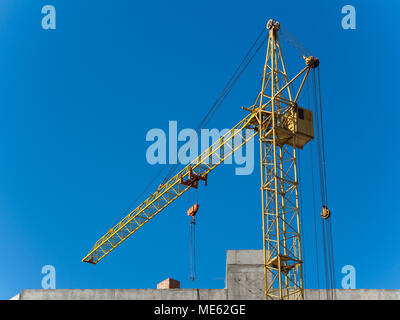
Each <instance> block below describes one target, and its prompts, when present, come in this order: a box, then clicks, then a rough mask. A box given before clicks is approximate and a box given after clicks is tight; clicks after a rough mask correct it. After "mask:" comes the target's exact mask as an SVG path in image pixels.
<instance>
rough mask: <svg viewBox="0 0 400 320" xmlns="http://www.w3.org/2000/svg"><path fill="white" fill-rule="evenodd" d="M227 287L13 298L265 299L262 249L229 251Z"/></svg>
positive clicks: (360, 292)
mask: <svg viewBox="0 0 400 320" xmlns="http://www.w3.org/2000/svg"><path fill="white" fill-rule="evenodd" d="M225 284H226V287H225V289H163V290H157V289H56V290H36V289H34V290H22V291H21V293H20V294H17V295H16V296H15V297H13V298H12V299H13V300H262V299H264V270H263V253H262V250H228V251H227V259H226V281H225ZM335 292H336V299H338V300H381V299H387V300H400V290H374V289H356V290H344V289H337V290H335ZM305 299H307V300H320V299H323V300H324V299H326V292H325V291H324V290H318V289H306V290H305Z"/></svg>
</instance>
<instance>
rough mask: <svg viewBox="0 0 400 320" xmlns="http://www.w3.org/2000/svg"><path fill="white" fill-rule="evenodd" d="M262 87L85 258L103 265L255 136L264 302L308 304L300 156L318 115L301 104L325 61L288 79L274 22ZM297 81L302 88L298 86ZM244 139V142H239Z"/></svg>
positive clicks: (310, 61) (308, 62) (309, 62)
mask: <svg viewBox="0 0 400 320" xmlns="http://www.w3.org/2000/svg"><path fill="white" fill-rule="evenodd" d="M266 28H267V29H268V31H269V35H268V42H267V54H266V60H265V65H264V71H263V77H262V87H261V91H260V93H259V94H258V96H257V99H256V101H255V103H254V104H253V105H252V106H251V107H249V108H243V109H244V110H246V111H248V112H249V113H248V114H247V115H246V117H245V118H244V119H243V120H241V121H240V122H239V123H238V124H237V125H236V126H234V127H233V128H232V129H231V130H229V131H228V132H227V133H226V134H225V135H224V136H222V137H221V138H220V139H219V141H216V142H214V143H213V144H212V145H211V146H210V147H209V148H208V149H206V150H204V151H203V153H202V154H200V155H199V156H198V157H197V158H196V159H194V160H193V161H192V162H191V163H190V164H188V165H187V166H186V167H185V168H183V169H182V170H181V171H180V172H179V173H178V174H176V175H175V176H173V177H172V178H170V179H169V180H168V181H167V182H165V183H163V184H162V185H160V186H159V188H158V189H157V191H155V192H154V193H153V194H151V195H150V196H149V197H148V198H147V199H146V200H145V201H144V202H142V203H141V204H140V205H139V206H138V207H137V208H136V209H134V210H133V211H131V212H130V213H129V214H128V215H127V216H126V217H125V218H123V219H122V220H121V221H120V222H118V223H117V224H116V225H115V226H114V227H112V228H111V229H110V230H109V231H108V232H107V233H106V234H105V235H104V236H102V237H101V238H100V239H99V240H98V241H97V242H96V243H95V244H94V246H93V248H92V249H91V250H90V251H89V253H88V254H87V255H86V256H85V257H84V258H83V259H82V261H83V262H88V263H92V264H97V263H98V262H99V261H101V260H102V259H103V258H104V257H106V256H107V255H108V254H109V253H110V252H111V251H112V250H114V249H115V248H116V247H118V245H120V244H121V243H122V242H123V241H125V240H126V239H127V238H128V237H129V236H131V235H132V234H133V233H135V232H136V231H137V230H139V229H140V228H141V227H143V226H144V225H145V224H146V223H147V222H149V221H150V220H151V219H152V218H154V217H155V216H156V215H157V214H158V213H159V212H161V211H162V210H163V209H165V208H166V207H167V206H168V205H169V204H171V203H172V202H173V201H175V200H176V199H177V198H179V197H180V196H182V195H183V194H184V193H185V192H186V191H187V190H188V189H189V188H198V184H199V181H200V180H203V181H204V182H205V183H207V177H208V174H209V173H211V171H213V170H214V169H215V168H216V167H217V166H218V165H220V164H221V163H222V162H224V160H225V159H227V158H229V157H230V156H232V154H233V153H234V152H235V151H237V150H238V149H240V148H241V147H243V146H244V145H245V144H246V143H247V142H248V141H249V140H251V139H253V138H254V137H255V136H256V135H257V134H258V137H259V145H260V167H261V199H262V201H261V202H262V208H261V211H262V223H263V251H264V281H265V298H266V299H303V298H304V283H303V256H302V244H301V224H300V211H299V191H298V185H299V177H298V168H297V150H298V149H302V148H303V147H304V145H305V144H307V143H308V142H309V141H310V140H312V139H313V138H314V127H313V113H312V111H311V110H308V109H305V108H303V107H300V106H299V105H298V99H299V97H300V93H301V92H302V90H303V87H304V84H305V82H306V80H307V77H308V75H309V73H310V70H312V69H314V68H317V67H318V65H319V60H318V59H317V58H315V57H313V56H304V55H302V57H303V58H304V62H305V66H304V68H303V69H302V70H300V71H299V72H298V73H297V74H296V75H295V76H294V77H293V78H291V79H290V78H289V76H288V73H287V69H286V65H285V61H284V58H283V52H282V49H281V44H280V40H279V31H280V24H279V22H277V21H274V20H269V21H268V24H267V26H266ZM295 81H297V82H298V84H299V86H298V89H297V90H294V89H293V86H292V84H294V82H295ZM238 141H240V143H238Z"/></svg>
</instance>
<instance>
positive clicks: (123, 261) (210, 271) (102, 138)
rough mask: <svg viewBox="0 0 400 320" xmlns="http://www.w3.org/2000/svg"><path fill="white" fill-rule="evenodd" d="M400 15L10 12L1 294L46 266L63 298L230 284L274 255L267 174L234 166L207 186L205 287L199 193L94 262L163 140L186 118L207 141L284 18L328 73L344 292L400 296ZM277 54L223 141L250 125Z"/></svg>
mask: <svg viewBox="0 0 400 320" xmlns="http://www.w3.org/2000/svg"><path fill="white" fill-rule="evenodd" d="M45 4H52V5H54V6H55V8H56V10H57V29H56V30H47V31H45V30H43V29H42V28H41V19H42V14H41V8H42V6H43V5H45ZM345 4H352V5H353V6H355V8H356V13H357V29H356V30H344V29H342V27H341V19H342V16H343V15H342V14H341V8H342V6H343V5H345ZM398 10H399V4H398V2H396V1H388V0H386V1H355V0H352V1H351V2H347V1H246V3H244V2H243V1H241V2H239V1H236V2H232V1H201V2H200V1H198V2H194V1H151V2H150V1H148V2H138V1H127V0H126V1H122V0H120V1H101V0H98V1H94V0H93V1H87V0H86V1H78V0H70V1H59V0H58V1H57V0H49V1H38V0H29V1H28V0H25V1H22V0H18V1H15V0H13V1H12V0H3V1H1V3H0V70H1V72H0V104H1V106H0V154H1V155H2V156H1V157H0V180H1V183H0V217H1V223H0V241H1V243H3V245H2V248H3V249H2V259H1V260H0V261H1V262H0V298H2V299H8V298H10V297H12V296H13V295H15V294H16V293H18V292H19V291H20V290H21V289H35V288H36V289H39V288H41V279H42V277H43V275H42V274H41V269H42V267H43V266H44V265H53V266H55V268H56V272H57V273H56V283H57V288H59V289H62V288H154V287H155V286H156V284H157V283H158V282H159V281H161V280H163V279H164V278H166V277H172V278H175V279H178V280H180V281H181V286H182V287H185V288H190V287H199V288H222V287H224V280H223V278H224V276H225V259H226V250H228V249H260V248H262V241H261V239H262V233H261V213H260V192H259V168H258V164H257V163H256V165H255V171H254V173H253V174H252V175H249V176H236V175H234V166H222V167H220V168H218V169H217V170H216V171H215V172H213V173H212V174H211V175H210V178H209V185H208V186H207V188H201V189H200V204H201V208H200V211H199V213H198V224H197V271H198V280H196V282H194V283H192V282H191V281H189V275H190V260H189V221H188V218H187V216H186V213H185V212H186V210H187V207H188V201H187V196H184V197H183V198H182V199H179V200H178V201H176V202H175V203H174V204H172V205H171V206H170V207H168V208H167V209H166V210H164V211H163V212H162V213H160V214H159V215H158V216H157V217H156V218H155V219H154V220H153V221H151V222H150V223H149V224H147V225H146V226H145V227H144V228H143V230H141V231H139V232H138V233H136V234H135V235H134V236H133V237H131V238H130V239H129V240H127V241H126V242H125V243H123V244H122V245H121V246H120V247H119V248H118V249H117V250H115V251H114V252H112V253H111V254H110V255H109V256H108V257H107V258H105V259H104V260H103V261H102V262H101V263H100V264H98V265H96V266H93V265H89V264H84V263H82V262H81V259H82V257H83V256H84V255H85V254H86V253H87V252H88V250H89V249H90V248H91V246H92V245H93V244H94V242H95V241H96V240H97V239H98V238H99V237H100V236H102V235H103V233H105V232H106V231H107V230H108V229H109V228H110V227H111V226H112V224H113V223H114V222H116V220H117V219H118V218H119V217H120V216H121V214H123V213H124V212H125V210H126V209H128V208H129V207H130V206H131V205H132V201H133V200H134V199H135V198H136V197H137V195H138V194H140V193H141V192H142V190H143V188H144V187H145V186H146V184H147V182H148V181H149V180H150V179H151V178H153V176H154V175H155V174H156V173H157V172H158V171H159V170H160V168H159V167H158V166H152V165H150V164H148V163H147V162H146V157H145V154H146V149H147V147H148V146H149V142H146V141H145V137H146V133H147V132H148V131H149V130H150V129H152V128H162V129H165V130H166V129H167V128H168V121H170V120H177V121H178V130H180V129H183V128H195V127H196V126H197V125H198V123H199V122H200V120H201V118H202V117H203V116H204V114H205V113H206V112H207V111H208V109H209V107H210V106H211V105H212V103H213V102H214V100H215V99H216V97H217V96H218V94H219V92H220V91H221V90H222V88H223V87H224V86H225V83H226V81H227V80H228V79H229V77H230V76H231V74H232V72H233V71H234V69H235V68H236V66H237V65H238V63H239V62H240V60H241V58H242V57H243V56H244V54H245V53H246V52H247V50H248V48H249V47H250V45H251V44H252V43H253V41H254V40H255V38H256V36H257V35H258V33H259V32H260V30H261V28H262V27H263V25H264V24H265V23H266V21H267V20H268V19H269V18H275V19H277V20H278V21H280V23H281V24H282V25H283V26H284V27H285V28H286V29H287V30H289V31H290V32H291V33H292V34H294V35H295V36H296V38H297V39H299V40H300V41H301V42H302V43H303V44H304V45H305V46H306V47H307V48H308V49H309V50H310V51H312V52H313V53H314V54H315V55H316V56H317V57H319V59H320V60H321V65H320V69H321V70H320V71H321V84H322V94H323V101H324V112H325V113H324V124H325V128H324V133H325V139H326V141H325V146H326V156H327V178H328V191H329V205H330V207H331V210H332V212H333V215H334V249H335V267H336V268H335V269H336V270H335V274H336V280H337V284H336V285H337V286H338V287H340V281H341V277H342V276H343V275H341V273H340V271H341V268H342V266H344V265H349V264H350V265H353V266H354V267H355V268H356V271H357V282H356V284H357V287H358V288H389V289H394V288H397V289H398V288H400V279H399V277H398V276H397V271H398V270H399V268H400V256H399V254H398V235H397V234H398V230H397V228H398V225H399V223H400V218H399V215H398V212H397V211H398V209H397V203H396V200H397V195H398V193H399V191H400V190H399V187H398V183H397V182H398V181H399V178H400V176H399V170H398V164H397V162H398V156H399V153H398V150H397V147H396V145H398V141H400V140H399V138H400V135H399V130H398V124H397V119H398V117H399V111H398V105H399V99H398V96H397V90H396V89H397V71H398V70H399V62H398V59H397V52H398V50H399V44H398V42H397V41H396V39H397V36H398V31H399V22H398V12H399V11H398ZM288 51H289V48H288ZM264 55H265V49H263V50H262V52H260V54H259V55H258V56H257V58H256V59H255V60H254V61H253V63H252V64H251V66H250V67H249V68H248V70H247V71H246V73H245V75H244V76H243V77H242V78H241V79H240V81H239V82H238V84H237V86H236V87H235V89H234V91H233V92H232V94H231V95H230V96H229V98H228V99H226V101H225V103H224V105H223V106H222V107H221V109H220V110H219V111H218V113H217V114H216V116H215V117H214V118H213V120H212V122H211V123H210V124H209V126H208V127H209V128H214V127H215V128H219V129H223V128H230V127H231V126H233V125H234V124H236V123H237V122H238V121H239V120H241V119H242V118H243V117H244V116H245V113H244V111H242V110H241V108H240V107H241V106H249V105H251V103H252V102H253V99H254V96H255V95H256V93H257V91H258V90H259V87H258V83H259V75H260V72H261V70H262V67H263V60H264ZM288 64H289V68H290V64H291V62H290V61H288ZM294 72H295V70H292V71H291V73H292V74H293V73H294ZM256 149H257V148H256ZM308 158H309V151H307V150H304V155H302V163H301V165H302V177H304V184H303V186H302V191H303V203H304V204H303V215H304V216H303V217H304V218H303V219H304V236H305V254H306V258H305V262H306V280H307V286H308V287H314V288H315V287H316V275H315V258H314V255H315V252H314V251H313V247H314V234H313V215H312V212H311V199H312V194H311V191H310V181H309V176H310V164H309V162H308V161H307V159H308ZM150 191H151V190H149V192H150ZM320 256H321V252H320Z"/></svg>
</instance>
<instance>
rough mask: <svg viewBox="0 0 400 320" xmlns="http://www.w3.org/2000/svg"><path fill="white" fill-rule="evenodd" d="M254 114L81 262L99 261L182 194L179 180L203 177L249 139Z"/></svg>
mask: <svg viewBox="0 0 400 320" xmlns="http://www.w3.org/2000/svg"><path fill="white" fill-rule="evenodd" d="M254 117H255V113H251V114H249V115H247V116H246V117H245V118H244V119H243V120H242V121H240V122H239V123H238V124H237V125H236V126H234V127H233V128H232V129H231V130H229V131H228V132H226V133H225V134H224V135H223V136H222V137H221V138H220V139H219V140H218V141H216V142H214V143H213V144H212V145H211V146H210V147H209V148H208V149H206V150H205V151H204V152H203V153H202V154H201V155H199V156H198V157H197V158H196V159H195V160H193V161H192V162H191V163H190V164H188V165H187V166H186V167H185V168H183V169H182V170H181V171H180V172H179V173H178V174H176V175H175V176H174V177H172V178H171V179H170V180H168V181H167V182H166V183H165V184H163V185H162V186H161V187H159V188H158V190H157V191H156V192H154V193H153V194H152V195H151V196H150V197H149V198H147V199H146V200H145V201H144V202H142V203H141V204H140V205H139V206H138V207H137V208H136V209H134V210H133V211H132V212H130V213H129V214H128V215H127V216H126V217H125V218H124V219H122V220H121V221H120V222H119V223H117V224H116V225H115V226H114V227H113V228H111V229H110V230H109V231H108V232H107V233H106V234H105V235H104V236H102V237H101V238H100V239H99V240H98V241H97V242H96V243H95V244H94V246H93V248H92V249H91V250H90V251H89V253H88V254H87V255H86V256H85V257H84V258H83V259H82V261H83V262H89V263H93V264H96V263H97V262H99V261H100V260H101V259H103V258H104V257H105V256H107V255H108V254H109V253H110V252H111V251H112V250H114V249H115V248H116V247H118V246H119V245H120V244H121V243H122V242H123V241H125V240H126V239H127V238H128V237H129V236H131V235H132V234H133V233H135V232H136V231H137V230H139V229H140V228H141V227H143V226H144V225H145V224H146V223H147V222H149V221H150V220H151V219H153V218H154V217H155V216H156V215H157V214H158V213H160V212H161V211H162V210H163V209H165V208H166V207H167V206H168V205H170V204H171V203H172V202H174V201H175V200H176V199H177V198H179V197H180V196H181V195H182V194H184V193H185V191H187V190H188V189H189V188H190V186H187V185H185V184H182V179H185V178H186V179H187V178H188V177H189V174H190V172H192V173H194V174H195V175H198V176H202V177H204V176H206V175H207V174H208V173H210V172H211V171H212V170H214V169H215V168H216V167H217V166H218V165H220V164H221V163H222V162H223V161H225V160H226V159H227V158H229V157H230V156H231V155H232V154H233V153H234V152H235V151H237V150H239V149H240V148H241V147H242V146H243V145H245V144H246V143H247V142H248V141H249V140H251V139H252V138H253V137H254V136H255V135H256V134H257V133H258V131H256V130H250V131H247V130H245V129H252V122H253V118H254ZM246 132H247V133H248V134H246ZM237 141H240V143H236V145H235V142H237Z"/></svg>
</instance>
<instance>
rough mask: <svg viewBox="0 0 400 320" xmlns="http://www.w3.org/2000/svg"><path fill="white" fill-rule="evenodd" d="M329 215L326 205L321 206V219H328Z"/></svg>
mask: <svg viewBox="0 0 400 320" xmlns="http://www.w3.org/2000/svg"><path fill="white" fill-rule="evenodd" d="M330 216H331V211H330V210H329V209H328V207H327V206H322V212H321V217H322V219H325V220H326V219H328V218H329V217H330Z"/></svg>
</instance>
